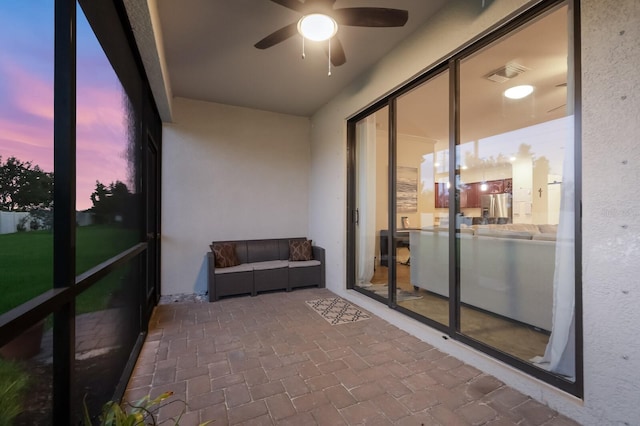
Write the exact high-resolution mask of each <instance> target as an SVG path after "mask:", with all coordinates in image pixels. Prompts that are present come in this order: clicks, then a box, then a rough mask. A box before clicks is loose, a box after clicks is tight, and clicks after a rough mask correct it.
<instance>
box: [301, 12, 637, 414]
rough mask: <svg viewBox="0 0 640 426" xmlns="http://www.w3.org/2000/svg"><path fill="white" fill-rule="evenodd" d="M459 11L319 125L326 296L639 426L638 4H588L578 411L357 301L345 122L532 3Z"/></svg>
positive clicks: (318, 229) (383, 66) (321, 115)
mask: <svg viewBox="0 0 640 426" xmlns="http://www.w3.org/2000/svg"><path fill="white" fill-rule="evenodd" d="M480 3H481V2H479V1H478V2H469V1H468V0H452V1H450V2H449V3H448V4H447V5H446V6H445V7H444V8H443V10H441V11H440V12H439V13H438V14H437V15H436V16H434V17H433V19H431V20H430V22H428V23H427V24H426V25H425V26H424V27H422V28H421V29H419V30H418V31H417V32H416V33H414V35H413V36H412V37H411V38H410V39H408V40H407V41H406V42H404V43H403V44H401V45H400V46H399V47H398V48H396V49H395V50H394V51H393V52H392V53H391V54H389V55H387V57H385V58H384V59H383V60H382V61H381V62H379V63H378V64H377V65H376V66H375V67H373V68H372V69H371V70H370V71H369V72H368V73H366V75H363V76H362V77H361V78H359V79H358V80H357V81H355V82H354V83H353V84H351V85H350V86H349V87H348V88H347V89H346V90H344V91H343V92H342V93H341V94H340V95H339V96H337V97H336V98H334V99H333V100H332V101H331V102H330V103H329V104H327V105H326V106H325V107H324V108H322V109H321V110H320V111H318V112H317V113H316V114H315V115H314V116H313V117H312V123H313V125H312V136H311V158H312V164H311V182H310V188H311V195H310V210H309V231H310V235H311V236H312V237H314V239H315V240H316V241H317V242H318V243H319V244H320V245H322V246H324V247H325V248H326V249H327V287H328V288H330V289H331V290H332V291H334V292H336V293H338V294H340V295H341V296H343V297H345V298H347V299H350V300H352V301H354V302H356V303H358V304H360V305H361V306H363V307H365V308H367V309H370V310H371V311H373V312H374V313H376V314H378V315H380V316H382V317H384V318H386V319H388V320H389V321H391V322H393V323H394V324H396V325H398V326H400V327H402V328H403V329H405V330H407V331H409V332H411V333H413V334H415V335H416V336H418V337H420V338H423V339H425V340H426V341H428V342H429V343H431V344H433V345H434V346H436V347H438V348H440V349H442V350H444V351H446V352H448V353H450V354H452V355H454V356H456V357H458V358H460V359H462V360H463V361H465V362H468V363H470V364H472V365H475V366H476V367H478V368H480V369H481V370H483V371H486V372H488V373H490V374H494V375H495V376H497V377H498V378H499V379H501V380H502V381H504V382H505V383H507V384H508V385H511V386H513V387H514V388H517V389H519V390H520V391H522V392H524V393H525V394H528V395H531V396H533V397H534V398H536V399H538V400H541V401H544V402H546V403H548V404H549V405H550V406H551V407H553V408H555V409H557V410H558V411H560V412H562V413H564V414H566V415H568V416H570V417H572V418H574V419H576V420H577V421H579V422H581V423H583V424H587V425H595V424H598V425H607V424H612V425H613V424H629V425H631V424H638V419H640V404H639V403H638V395H640V341H639V340H638V339H637V334H638V324H639V323H640V309H638V306H640V303H639V302H640V290H638V285H637V282H638V276H640V266H639V265H640V262H638V259H639V258H640V224H639V223H638V221H637V220H634V218H635V216H636V214H637V211H638V210H640V199H639V198H638V197H636V196H635V195H634V191H633V184H634V183H636V182H638V181H639V178H640V166H639V163H640V149H639V148H638V135H640V124H639V123H640V121H639V120H638V119H637V117H638V116H639V114H640V99H639V97H640V96H639V94H640V77H639V76H638V72H637V70H638V69H639V68H640V48H639V47H638V46H640V43H639V40H640V26H639V25H638V22H640V2H639V1H637V0H583V1H582V2H581V3H582V37H583V41H582V51H581V52H582V56H583V60H582V78H583V101H582V114H583V131H582V144H583V155H582V168H583V172H582V176H583V283H582V288H583V293H584V297H583V302H584V330H585V331H584V364H585V365H584V374H585V380H584V385H585V395H584V400H579V399H577V398H575V397H573V396H571V395H568V394H566V393H564V392H562V391H559V390H557V389H555V388H554V387H552V386H550V385H547V384H545V383H543V382H540V381H538V380H536V379H534V378H532V377H530V376H528V375H526V374H524V373H521V372H519V371H517V370H515V369H513V368H511V367H509V366H506V365H504V364H502V363H501V362H499V361H496V360H494V359H492V358H489V357H487V356H485V355H483V354H481V353H479V352H476V351H474V350H472V349H470V348H468V347H467V346H464V345H462V344H459V343H457V342H455V341H452V340H451V339H449V340H444V339H442V336H441V334H440V333H438V332H436V331H435V330H432V329H430V328H429V327H427V326H425V325H422V324H420V323H418V322H416V321H414V320H411V319H410V318H407V317H406V316H404V315H401V314H399V313H397V312H393V311H391V310H389V309H387V308H386V306H384V305H382V304H379V303H377V302H374V301H372V300H371V299H369V298H367V297H364V296H362V295H360V294H358V293H354V292H352V291H346V290H345V287H346V241H345V235H346V217H347V214H346V207H345V206H346V185H347V179H346V164H347V151H346V119H347V118H348V117H349V116H352V115H353V114H355V113H356V112H358V111H360V110H362V109H364V108H365V107H366V106H367V105H370V104H371V103H373V102H374V101H375V100H376V99H379V98H380V97H381V96H383V95H384V94H385V93H388V92H389V91H391V90H392V89H394V88H395V87H397V86H399V85H400V84H402V83H403V82H405V81H407V80H408V79H409V78H410V77H411V76H413V75H415V74H417V73H419V72H420V71H422V70H425V69H428V68H429V66H430V65H431V64H433V63H435V62H438V61H439V59H440V58H442V57H445V56H447V55H448V54H449V53H450V52H453V51H455V50H457V49H458V48H459V47H460V46H463V45H465V44H466V43H467V42H468V41H469V40H471V39H473V38H474V37H475V36H476V35H477V34H480V33H482V32H483V31H485V30H486V29H487V28H489V27H491V26H492V25H494V24H495V23H497V22H499V21H501V20H502V19H504V18H505V17H507V16H509V15H510V14H512V13H514V12H516V11H517V10H518V9H519V8H521V7H524V6H526V5H527V4H528V2H526V1H514V0H495V1H493V2H487V5H488V6H487V8H485V9H484V10H482V9H480V7H479V4H480Z"/></svg>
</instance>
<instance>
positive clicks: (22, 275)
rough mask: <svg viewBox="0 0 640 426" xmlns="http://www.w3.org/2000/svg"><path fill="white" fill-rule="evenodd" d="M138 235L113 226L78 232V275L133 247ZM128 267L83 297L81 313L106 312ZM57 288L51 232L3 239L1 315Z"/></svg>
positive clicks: (0, 237) (0, 249)
mask: <svg viewBox="0 0 640 426" xmlns="http://www.w3.org/2000/svg"><path fill="white" fill-rule="evenodd" d="M137 235H138V231H136V230H130V229H123V228H121V227H117V226H112V225H93V226H83V227H79V228H76V273H77V274H79V273H82V272H84V271H86V270H88V269H90V268H92V267H94V266H96V265H97V264H99V263H101V262H104V261H105V260H107V259H109V258H110V257H112V256H114V255H116V254H118V253H120V252H121V251H123V250H125V249H127V248H129V247H131V246H133V245H134V244H135V243H136V242H137V241H138V240H137ZM126 269H127V267H123V268H119V269H118V270H117V271H114V272H112V273H111V274H109V276H107V277H105V278H104V279H103V280H102V281H101V282H99V283H96V285H94V286H93V287H92V288H90V289H89V290H87V291H86V292H84V293H82V295H81V296H80V297H79V299H78V304H77V306H76V311H77V313H83V312H90V311H94V310H98V309H104V307H106V304H107V303H108V298H109V295H110V294H111V293H112V291H113V290H114V289H115V288H117V287H118V286H119V284H120V277H121V276H122V275H123V274H124V273H126V272H127V271H126ZM52 287H53V234H52V233H51V231H33V232H17V233H14V234H4V235H0V313H3V312H6V311H8V310H10V309H12V308H15V307H16V306H18V305H20V304H22V303H24V302H26V301H27V300H29V299H31V298H33V297H35V296H37V295H39V294H41V293H43V292H44V291H46V290H48V289H50V288H52Z"/></svg>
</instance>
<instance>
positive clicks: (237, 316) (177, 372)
mask: <svg viewBox="0 0 640 426" xmlns="http://www.w3.org/2000/svg"><path fill="white" fill-rule="evenodd" d="M327 297H336V296H335V294H333V293H331V292H330V291H329V290H326V289H303V290H297V291H293V292H290V293H284V292H279V293H269V294H261V295H259V296H257V297H239V298H231V299H225V300H221V301H219V302H215V303H207V302H205V303H202V302H200V303H198V302H194V303H170V304H164V305H159V306H158V307H157V309H156V311H155V313H154V315H153V318H152V320H151V324H150V331H149V335H148V337H147V340H146V342H145V344H144V346H143V348H142V352H141V355H140V357H139V359H138V362H137V364H136V367H135V369H134V372H133V375H132V378H131V380H130V382H129V386H128V388H127V392H126V394H125V399H126V400H127V401H133V400H136V399H138V398H140V397H142V396H144V395H146V394H149V393H150V394H151V396H152V397H155V396H156V395H159V394H160V393H162V392H164V391H167V390H170V391H173V392H174V393H175V395H174V396H173V397H171V398H172V399H180V400H183V401H186V403H187V408H186V410H187V411H186V413H185V414H184V415H183V417H182V419H181V422H180V424H181V425H192V424H193V425H195V424H198V423H199V422H201V421H205V420H215V422H214V423H213V424H214V425H216V426H221V425H235V424H243V425H272V424H277V425H316V424H317V425H331V426H336V425H394V424H395V425H447V426H449V425H471V424H473V425H480V424H483V425H484V424H486V425H516V424H517V425H575V424H576V423H575V422H573V421H571V420H569V419H567V418H566V417H563V416H561V415H559V414H558V413H556V412H555V411H553V410H551V409H549V408H548V407H546V406H545V405H543V404H541V403H539V402H537V401H535V400H533V399H531V398H529V397H527V396H525V395H523V394H521V393H519V392H517V391H515V390H514V389H512V388H509V387H508V386H506V385H504V384H503V383H502V382H500V381H499V380H497V379H496V378H494V377H492V376H489V375H487V374H484V373H482V372H481V371H479V370H477V369H475V368H473V367H471V366H469V365H466V364H464V363H462V362H460V361H459V360H457V359H455V358H453V357H451V356H448V355H446V354H445V353H443V352H441V351H439V350H437V349H435V348H434V347H432V346H431V345H429V344H427V343H425V342H422V341H420V340H419V339H417V338H415V337H413V336H411V335H409V334H408V333H406V332H404V331H402V330H400V329H399V328H397V327H395V326H393V325H391V324H389V323H387V322H386V321H384V320H382V319H380V318H378V317H376V316H374V315H372V316H371V318H370V319H366V320H362V321H358V322H353V323H348V324H339V325H331V324H330V323H329V322H327V321H326V320H325V319H323V318H322V317H321V316H320V315H319V314H318V313H316V312H315V311H313V310H312V309H311V308H310V307H309V306H307V304H306V303H305V301H307V300H314V299H320V298H327ZM183 407H184V404H182V403H180V402H176V403H172V404H169V405H167V406H165V407H163V408H162V409H160V412H159V416H160V418H159V420H163V419H167V418H168V417H172V416H176V415H178V414H179V413H180V411H181V410H182V409H183Z"/></svg>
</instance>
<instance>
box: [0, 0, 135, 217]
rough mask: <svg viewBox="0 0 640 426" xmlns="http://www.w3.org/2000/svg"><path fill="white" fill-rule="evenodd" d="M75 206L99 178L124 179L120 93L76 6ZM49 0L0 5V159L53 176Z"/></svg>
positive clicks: (84, 203) (86, 201)
mask: <svg viewBox="0 0 640 426" xmlns="http://www.w3.org/2000/svg"><path fill="white" fill-rule="evenodd" d="M77 31H78V33H77V34H78V35H77V37H78V52H77V99H78V101H77V117H76V120H77V127H76V132H77V151H76V155H77V193H76V197H77V200H76V207H77V209H78V210H84V209H87V208H89V207H91V205H92V204H91V200H90V198H89V197H90V195H91V193H92V192H93V190H94V189H95V182H96V180H99V181H100V182H102V183H104V184H109V183H111V182H114V181H116V180H120V181H122V182H125V183H126V184H127V186H128V187H129V188H130V189H131V190H133V188H132V187H131V184H130V182H129V179H128V176H127V161H126V156H125V153H126V146H127V121H126V113H125V109H124V107H123V104H124V102H127V101H126V96H125V95H124V90H123V89H122V86H121V84H120V82H119V80H118V78H117V76H116V75H115V72H114V71H113V69H112V68H111V65H110V64H109V61H108V59H107V58H106V56H105V54H104V52H103V51H102V48H101V47H100V44H99V43H98V41H97V39H96V37H95V35H94V34H93V31H92V30H91V28H90V26H89V24H88V23H87V21H86V19H85V17H84V15H83V14H82V12H81V10H80V8H78V30H77ZM53 37H54V32H53V1H50V0H26V1H25V0H3V1H2V2H0V46H1V47H0V156H2V159H3V162H4V161H5V160H6V158H7V157H10V156H15V157H17V158H19V159H20V160H22V161H31V162H32V163H33V164H34V165H35V164H37V165H39V166H40V167H41V168H42V169H44V170H45V171H53V59H54V54H53V49H54V45H53Z"/></svg>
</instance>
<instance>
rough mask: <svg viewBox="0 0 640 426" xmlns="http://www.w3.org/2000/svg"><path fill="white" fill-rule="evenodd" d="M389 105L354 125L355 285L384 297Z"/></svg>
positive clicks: (387, 258) (388, 259) (388, 257)
mask: <svg viewBox="0 0 640 426" xmlns="http://www.w3.org/2000/svg"><path fill="white" fill-rule="evenodd" d="M388 115H389V108H387V107H385V108H382V109H380V110H378V111H376V112H374V113H372V114H371V115H369V116H367V117H365V118H363V119H362V120H359V121H358V122H357V123H356V124H355V133H356V140H355V152H356V164H355V188H356V191H355V209H354V211H353V216H354V225H355V271H356V280H355V285H356V286H357V287H359V288H361V289H365V290H366V291H368V292H372V293H373V294H376V295H378V296H380V297H383V298H388V295H389V290H388V268H389V264H390V262H393V258H394V257H395V256H394V255H393V254H390V253H389V251H388V240H387V239H388V238H389V231H388V222H389V215H388V209H387V205H388V188H389V185H388V173H389V166H388V165H389V127H388V121H389V120H388Z"/></svg>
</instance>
